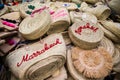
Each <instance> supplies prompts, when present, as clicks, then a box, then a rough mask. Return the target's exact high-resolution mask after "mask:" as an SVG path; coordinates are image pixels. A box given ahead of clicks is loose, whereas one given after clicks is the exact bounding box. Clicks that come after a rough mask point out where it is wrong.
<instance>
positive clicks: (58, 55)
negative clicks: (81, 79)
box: [6, 34, 66, 80]
mask: <svg viewBox="0 0 120 80" xmlns="http://www.w3.org/2000/svg"><path fill="white" fill-rule="evenodd" d="M42 41H43V42H36V43H34V44H31V45H28V46H26V47H22V48H19V49H17V50H15V51H13V52H11V53H10V54H8V56H7V58H6V61H7V63H8V66H9V68H10V70H11V71H12V73H13V74H14V75H15V76H16V77H17V78H19V79H21V80H22V79H23V80H39V79H45V78H47V77H49V76H50V75H52V74H53V73H54V72H55V71H56V70H58V69H59V68H61V67H62V66H63V65H64V63H65V57H66V46H65V42H64V40H63V37H62V35H60V34H52V35H50V36H48V37H46V38H45V39H43V40H42ZM45 44H47V46H48V49H46V48H44V47H45ZM50 46H51V48H50ZM43 48H44V49H46V50H47V51H44V52H43ZM38 51H40V52H41V54H39V55H37V56H34V58H32V57H30V55H32V56H33V53H35V54H36V53H38ZM42 52H43V54H42ZM27 54H28V56H29V60H25V62H24V61H23V62H21V61H22V58H23V57H24V56H26V55H27ZM18 56H19V59H18ZM30 58H31V59H30ZM13 59H14V61H13ZM26 65H27V66H26Z"/></svg>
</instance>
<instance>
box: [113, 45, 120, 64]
mask: <svg viewBox="0 0 120 80" xmlns="http://www.w3.org/2000/svg"><path fill="white" fill-rule="evenodd" d="M113 63H114V65H117V64H119V63H120V45H115V53H114V55H113Z"/></svg>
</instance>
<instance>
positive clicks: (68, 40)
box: [61, 31, 72, 45]
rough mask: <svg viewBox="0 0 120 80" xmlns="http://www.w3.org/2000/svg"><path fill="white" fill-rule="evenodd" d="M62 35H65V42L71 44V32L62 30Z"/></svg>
mask: <svg viewBox="0 0 120 80" xmlns="http://www.w3.org/2000/svg"><path fill="white" fill-rule="evenodd" d="M61 34H62V36H63V39H64V41H65V44H66V45H68V44H71V42H72V41H71V39H70V37H69V34H68V31H64V32H61Z"/></svg>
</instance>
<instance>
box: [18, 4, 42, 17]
mask: <svg viewBox="0 0 120 80" xmlns="http://www.w3.org/2000/svg"><path fill="white" fill-rule="evenodd" d="M29 6H32V7H33V6H34V9H33V8H32V9H30V8H29ZM43 6H44V5H43V4H40V3H39V2H30V3H23V4H22V5H21V6H20V14H21V16H22V18H25V17H28V16H29V15H30V14H27V12H28V11H29V12H33V11H34V10H37V9H40V8H42V7H43Z"/></svg>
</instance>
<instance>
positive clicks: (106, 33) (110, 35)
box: [98, 23, 120, 43]
mask: <svg viewBox="0 0 120 80" xmlns="http://www.w3.org/2000/svg"><path fill="white" fill-rule="evenodd" d="M98 25H99V27H100V28H101V29H102V30H103V32H104V34H105V36H106V37H107V38H109V39H110V40H112V41H113V42H115V43H120V40H119V38H118V37H117V36H116V35H114V34H113V33H112V32H110V31H109V30H107V29H106V28H104V27H103V25H102V24H99V23H98Z"/></svg>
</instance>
